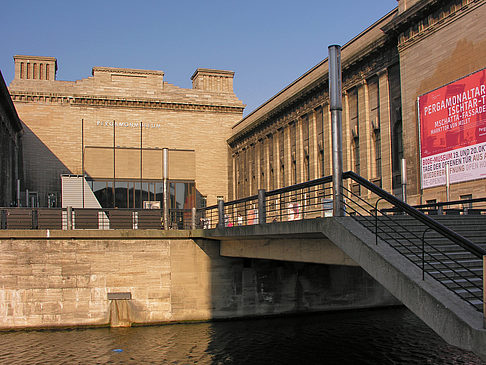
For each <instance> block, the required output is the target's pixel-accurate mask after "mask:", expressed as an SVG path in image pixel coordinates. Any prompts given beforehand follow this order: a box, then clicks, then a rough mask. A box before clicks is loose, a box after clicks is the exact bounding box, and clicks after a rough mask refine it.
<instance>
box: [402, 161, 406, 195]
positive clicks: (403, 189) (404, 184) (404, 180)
mask: <svg viewBox="0 0 486 365" xmlns="http://www.w3.org/2000/svg"><path fill="white" fill-rule="evenodd" d="M401 169H402V200H403V201H404V202H405V203H406V202H407V160H405V159H404V158H402V165H401Z"/></svg>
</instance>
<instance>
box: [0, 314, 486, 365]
mask: <svg viewBox="0 0 486 365" xmlns="http://www.w3.org/2000/svg"><path fill="white" fill-rule="evenodd" d="M114 350H115V351H114ZM0 363H2V364H62V363H66V364H77V363H79V364H105V363H109V364H119V363H120V364H339V365H344V364H372V365H381V364H467V365H471V364H483V363H482V362H481V361H480V360H479V359H478V358H477V357H476V356H475V355H474V354H472V353H469V352H465V351H462V350H460V349H457V348H455V347H452V346H449V345H447V344H446V343H445V342H444V341H443V340H441V339H440V338H439V337H438V336H437V335H435V334H434V333H433V332H432V331H431V330H430V329H428V328H427V327H426V326H425V325H424V324H423V323H422V322H421V321H420V320H419V319H417V318H416V317H415V316H414V315H413V314H412V313H410V312H409V311H408V310H406V309H404V308H393V309H382V310H373V311H354V312H339V313H326V314H316V315H309V316H299V317H290V318H271V319H268V318H267V319H255V320H244V321H243V320H238V321H229V322H215V323H199V324H177V325H165V326H154V327H134V328H123V329H108V328H101V329H82V330H59V331H29V332H5V333H0Z"/></svg>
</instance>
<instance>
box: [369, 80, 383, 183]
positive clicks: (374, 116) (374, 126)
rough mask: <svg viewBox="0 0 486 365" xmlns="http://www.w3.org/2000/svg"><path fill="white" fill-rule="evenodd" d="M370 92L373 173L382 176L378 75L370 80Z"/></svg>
mask: <svg viewBox="0 0 486 365" xmlns="http://www.w3.org/2000/svg"><path fill="white" fill-rule="evenodd" d="M368 94H369V100H370V121H371V130H372V132H373V133H372V135H373V142H374V143H373V145H372V148H373V149H374V155H375V164H374V169H373V170H374V171H373V175H374V177H376V178H381V133H380V130H381V128H380V90H379V85H378V77H376V76H375V77H372V78H371V79H369V80H368Z"/></svg>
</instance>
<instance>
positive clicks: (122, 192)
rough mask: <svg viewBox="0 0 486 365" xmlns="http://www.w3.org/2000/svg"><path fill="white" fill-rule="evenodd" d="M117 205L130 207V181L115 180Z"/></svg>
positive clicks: (117, 206) (118, 206)
mask: <svg viewBox="0 0 486 365" xmlns="http://www.w3.org/2000/svg"><path fill="white" fill-rule="evenodd" d="M115 207H116V208H128V182H126V181H116V182H115Z"/></svg>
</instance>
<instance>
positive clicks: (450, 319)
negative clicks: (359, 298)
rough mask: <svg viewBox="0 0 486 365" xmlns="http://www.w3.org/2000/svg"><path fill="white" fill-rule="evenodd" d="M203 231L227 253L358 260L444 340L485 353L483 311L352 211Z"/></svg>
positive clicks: (333, 261) (318, 260)
mask: <svg viewBox="0 0 486 365" xmlns="http://www.w3.org/2000/svg"><path fill="white" fill-rule="evenodd" d="M464 218H466V219H467V217H464ZM481 218H482V217H481ZM454 219H455V220H456V221H457V217H456V218H454ZM482 219H483V220H484V223H486V217H485V218H482ZM204 236H205V237H206V238H211V239H217V240H220V242H221V246H220V247H221V248H220V254H221V255H222V256H228V257H247V258H262V259H274V260H283V261H297V262H308V263H320V264H330V265H333V264H336V265H359V266H361V267H362V268H363V269H364V270H365V271H367V272H368V273H369V274H370V275H371V276H372V277H373V278H374V279H376V280H377V281H378V282H379V283H380V284H382V285H383V286H384V287H385V288H386V289H387V290H388V291H390V292H391V294H393V295H394V296H395V297H396V298H397V299H399V300H400V301H401V302H402V303H403V304H404V305H405V306H407V307H408V308H409V309H410V310H411V311H412V312H413V313H415V314H416V315H417V316H418V317H419V318H420V319H421V320H422V321H424V322H425V323H426V324H427V325H428V326H429V327H430V328H432V329H433V330H434V331H435V332H436V333H437V334H439V335H440V336H441V337H442V338H443V339H444V340H445V341H447V342H448V343H450V344H452V345H455V346H457V347H460V348H462V349H466V350H469V351H473V352H475V353H476V354H478V355H479V356H481V357H482V358H483V359H486V330H485V329H484V317H483V314H482V313H481V311H478V310H477V308H476V307H475V306H473V305H471V304H470V303H467V302H466V301H464V300H463V299H462V298H460V297H459V296H458V295H456V294H455V293H454V292H453V291H451V290H449V289H448V288H447V287H445V286H444V285H443V284H442V283H441V282H439V281H438V280H436V279H434V278H433V277H432V276H431V275H429V274H425V275H424V279H423V273H422V270H421V269H420V268H419V267H418V266H417V265H414V264H411V262H410V260H409V259H408V258H407V257H406V256H404V255H402V254H401V253H400V252H398V251H397V250H396V249H394V248H393V247H392V246H390V245H389V244H387V243H386V242H384V241H383V240H382V239H379V240H378V244H376V240H375V235H374V234H373V233H372V232H371V231H370V230H368V229H367V228H366V227H365V226H363V225H362V224H360V223H359V222H357V221H356V219H354V218H353V217H330V218H315V219H308V220H300V221H292V222H278V223H268V224H259V225H251V226H237V227H226V228H216V229H211V230H206V231H204Z"/></svg>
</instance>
